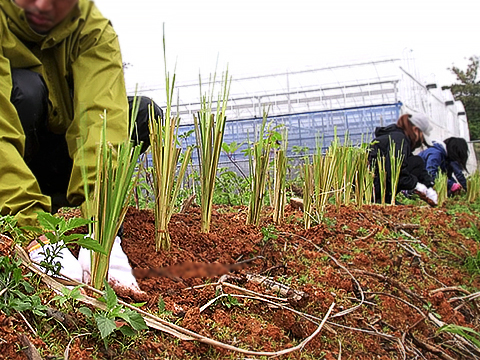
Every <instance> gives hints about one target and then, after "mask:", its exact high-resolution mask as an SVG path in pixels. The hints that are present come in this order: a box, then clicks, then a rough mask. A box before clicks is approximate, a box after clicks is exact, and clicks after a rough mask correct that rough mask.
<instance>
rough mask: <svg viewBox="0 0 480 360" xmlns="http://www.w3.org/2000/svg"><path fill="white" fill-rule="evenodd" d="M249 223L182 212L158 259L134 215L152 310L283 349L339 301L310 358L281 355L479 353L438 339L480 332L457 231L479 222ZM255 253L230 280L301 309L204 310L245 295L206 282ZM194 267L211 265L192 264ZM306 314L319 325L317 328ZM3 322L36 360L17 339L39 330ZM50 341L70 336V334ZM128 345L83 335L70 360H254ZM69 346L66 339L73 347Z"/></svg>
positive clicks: (194, 347)
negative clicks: (444, 327)
mask: <svg viewBox="0 0 480 360" xmlns="http://www.w3.org/2000/svg"><path fill="white" fill-rule="evenodd" d="M246 216H247V209H246V208H245V207H235V208H227V207H215V209H214V211H213V214H212V221H211V228H210V232H209V233H202V232H201V230H200V224H201V213H200V209H199V208H198V207H191V208H190V209H189V210H188V211H187V212H186V213H180V214H174V215H173V216H172V219H171V221H170V224H169V232H170V235H171V242H172V245H171V250H170V251H160V252H157V251H156V250H155V236H154V235H155V220H154V216H153V212H152V211H150V210H137V209H135V208H130V209H129V211H128V213H127V215H126V218H125V221H124V239H123V241H122V247H123V249H124V251H125V253H126V254H127V256H128V258H129V261H130V265H131V266H132V269H134V271H139V270H142V271H147V275H148V276H145V277H143V278H138V283H139V286H140V288H141V289H142V290H143V291H145V292H146V293H147V294H148V300H147V303H146V305H144V306H143V307H142V309H144V310H147V311H149V312H152V313H159V301H160V302H161V303H164V309H163V308H162V309H161V310H162V314H161V316H164V318H165V319H166V320H168V321H170V322H172V323H176V324H178V325H180V326H182V327H184V328H187V329H189V330H192V331H194V332H196V333H198V334H201V335H203V336H206V337H209V338H213V339H216V340H218V341H221V342H224V343H227V344H230V345H233V346H236V347H240V348H244V349H249V350H252V351H262V352H275V351H279V350H283V349H285V348H289V347H292V346H295V345H297V344H298V343H299V342H301V341H302V340H303V339H305V338H306V337H308V336H309V335H310V334H312V333H313V332H314V331H315V329H317V327H318V323H319V322H320V321H321V320H322V319H323V317H324V316H325V314H326V312H327V310H328V309H329V308H330V306H331V305H332V303H335V307H334V308H333V312H332V313H331V315H330V318H329V319H328V322H327V324H326V325H325V326H324V327H323V328H322V330H321V332H320V333H319V334H318V335H317V336H315V337H314V338H313V339H312V340H311V341H310V342H308V343H307V345H306V346H305V347H304V348H303V349H302V350H301V351H297V352H294V353H291V354H289V355H285V356H280V357H279V358H292V359H296V358H298V359H300V358H305V359H321V358H324V359H337V358H342V359H404V358H406V359H413V358H419V359H421V358H425V359H438V358H440V359H462V358H465V359H467V358H475V357H476V356H477V355H478V354H476V353H475V351H474V350H472V348H471V347H469V346H468V345H466V344H461V341H460V340H458V338H456V337H455V336H454V335H451V334H448V333H437V330H438V327H439V324H441V323H447V324H456V325H461V326H467V327H471V328H474V329H478V328H477V326H478V319H479V316H478V315H479V313H478V308H477V304H476V303H475V301H476V300H474V301H471V302H466V301H464V300H462V299H460V298H461V297H462V296H465V293H468V291H467V290H466V289H478V288H479V282H478V278H477V277H476V276H475V277H473V276H472V275H470V274H468V273H467V272H466V270H464V267H462V261H463V260H464V259H465V258H466V257H467V256H471V255H475V254H477V250H478V246H477V243H476V242H475V241H474V240H473V239H467V238H465V236H463V235H461V234H460V233H459V232H458V229H462V228H469V227H470V226H471V223H474V224H476V225H477V226H478V220H477V217H475V216H474V215H468V214H462V215H461V216H456V217H454V216H451V215H448V214H447V213H446V211H445V210H444V209H441V208H440V209H432V208H430V207H418V206H417V207H414V206H386V207H381V206H376V205H374V206H364V207H363V208H362V209H361V210H358V209H356V208H355V207H345V206H342V207H340V208H339V209H336V208H335V207H334V206H331V207H328V208H327V210H326V212H325V214H324V217H323V222H322V223H321V224H319V225H316V226H313V227H312V228H310V229H309V230H305V229H304V227H303V214H302V213H301V212H300V211H298V210H295V209H293V208H291V207H290V206H287V208H286V211H285V220H284V221H283V224H282V225H274V224H273V222H272V220H271V219H272V218H271V216H270V214H269V213H268V211H267V212H265V213H264V217H263V218H262V221H261V224H260V226H258V227H256V226H253V225H245V222H246ZM453 225H454V226H453ZM399 234H402V236H399ZM252 258H255V260H253V261H251V262H247V263H246V264H244V265H242V266H239V269H235V270H234V271H231V272H229V273H228V274H226V276H228V278H227V281H228V282H229V283H231V284H234V285H236V286H238V287H240V288H244V289H247V290H250V291H253V292H255V293H258V294H263V295H269V296H277V295H278V296H279V297H285V296H286V297H287V298H289V300H288V302H286V303H285V304H286V306H287V307H289V308H291V309H294V310H296V311H297V312H298V313H294V312H292V311H290V310H287V309H282V308H279V307H273V306H269V305H268V304H267V303H264V302H260V301H255V300H245V299H242V298H239V299H238V300H237V301H231V299H230V298H228V299H229V301H230V302H229V301H218V302H216V303H214V304H212V305H210V306H209V307H207V308H206V309H205V310H204V311H202V312H200V308H202V307H203V306H204V305H205V304H207V303H208V302H209V301H211V300H212V299H214V298H215V297H216V295H218V294H219V292H221V291H223V292H225V293H231V294H241V292H240V291H236V290H233V289H232V288H230V287H225V286H223V287H219V286H200V285H206V284H207V285H208V284H209V283H215V282H217V281H218V279H219V277H220V275H225V274H224V273H225V271H222V270H220V271H217V270H218V268H216V267H215V266H211V265H208V264H213V263H214V264H227V265H228V264H235V263H238V262H242V261H245V260H249V259H252ZM193 263H202V264H204V265H205V266H203V265H201V264H197V265H196V266H193V267H192V264H193ZM181 264H189V267H188V268H186V267H184V268H183V271H182V267H181V266H180V271H179V272H178V271H177V272H175V273H167V274H165V273H163V274H162V273H160V275H161V276H158V273H157V275H155V274H154V272H150V273H148V270H149V269H153V270H154V269H159V268H165V267H168V266H172V265H181ZM219 269H224V267H222V266H220V267H219ZM229 269H231V268H229ZM177 270H178V268H177ZM247 274H258V275H261V276H265V277H268V278H269V279H271V280H274V281H276V282H279V283H283V284H285V287H286V288H287V289H290V291H289V292H288V293H287V294H286V295H285V296H282V295H280V294H278V289H275V290H272V288H269V286H267V283H258V282H252V281H248V280H247ZM460 286H464V289H460V288H459V287H460ZM195 287H196V288H195ZM293 294H297V295H298V294H301V296H293ZM118 295H119V296H122V294H118ZM123 295H125V294H123ZM362 298H364V301H363V303H362ZM126 300H127V301H129V302H133V300H132V299H128V298H126ZM162 307H163V305H162ZM301 313H303V314H309V315H312V316H314V319H316V320H314V321H309V320H308V319H306V318H305V316H302V315H301ZM77 315H78V316H81V315H80V314H77ZM432 316H433V317H434V318H435V319H437V320H435V319H433V318H432ZM0 324H1V327H0V338H1V339H3V340H4V341H1V340H0V352H1V354H3V356H5V355H6V354H7V351H10V353H8V356H9V357H7V358H9V359H10V358H11V359H27V358H28V357H26V355H25V354H24V353H22V352H19V351H18V347H17V348H15V346H13V347H12V346H11V345H12V341H13V342H17V343H18V341H19V340H18V338H17V339H15V337H16V336H17V335H16V334H17V333H25V334H29V331H28V329H27V328H26V327H25V324H24V323H22V322H21V321H19V320H18V319H17V318H14V319H12V318H11V317H10V318H7V317H5V316H1V317H0ZM51 336H59V337H60V338H61V337H62V336H63V337H65V335H64V334H62V333H57V334H52V335H51ZM29 338H30V339H31V341H32V343H33V344H34V345H35V346H36V347H37V348H38V349H41V350H42V352H43V355H44V357H45V358H48V354H49V353H50V350H49V348H48V346H47V345H46V344H45V343H44V342H43V341H42V340H40V339H39V338H38V337H35V336H32V334H31V333H30V334H29ZM118 338H119V341H117V342H115V341H114V342H112V344H111V349H110V352H109V353H108V354H107V353H105V352H102V351H100V350H98V348H99V347H100V345H99V342H98V341H99V340H98V339H95V338H93V337H91V336H82V337H78V338H76V339H75V340H74V341H73V343H72V347H71V349H70V359H90V358H115V359H164V358H168V359H209V358H217V359H223V358H232V359H238V358H246V357H245V356H243V355H241V354H238V353H234V352H231V351H228V350H224V349H222V348H217V347H212V346H209V345H205V344H202V343H199V342H191V341H178V340H177V339H175V338H174V337H173V336H170V335H167V334H163V333H161V332H160V331H156V330H150V331H148V332H146V331H145V332H142V333H141V334H140V336H138V337H137V338H136V339H135V340H132V341H133V343H131V344H130V345H129V346H128V348H127V349H122V350H121V346H120V345H119V342H120V341H123V340H122V337H121V336H118ZM68 340H69V339H65V340H63V342H64V343H65V346H66V343H67V342H68ZM59 341H61V340H59ZM125 341H127V340H125ZM56 355H58V354H56ZM0 356H1V355H0ZM472 356H473V357H472ZM3 358H5V357H3Z"/></svg>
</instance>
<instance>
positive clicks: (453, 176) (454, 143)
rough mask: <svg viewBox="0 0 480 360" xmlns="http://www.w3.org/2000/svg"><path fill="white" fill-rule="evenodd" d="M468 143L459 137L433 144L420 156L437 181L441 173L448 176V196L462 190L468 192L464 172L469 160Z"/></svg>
mask: <svg viewBox="0 0 480 360" xmlns="http://www.w3.org/2000/svg"><path fill="white" fill-rule="evenodd" d="M468 154H469V151H468V144H467V141H466V140H465V139H463V138H459V137H450V138H448V139H445V140H444V141H441V142H435V141H434V142H433V145H432V146H430V147H428V149H426V150H423V151H422V152H420V153H419V154H418V155H419V156H420V157H421V158H422V159H423V161H425V166H426V169H427V171H428V173H429V174H430V176H431V177H432V179H433V180H435V179H436V178H437V176H438V174H439V172H443V173H445V174H446V175H447V178H448V182H447V188H448V194H449V195H454V194H457V193H459V192H460V191H461V190H462V189H464V190H467V180H466V179H465V175H464V174H463V172H464V171H466V170H467V160H468Z"/></svg>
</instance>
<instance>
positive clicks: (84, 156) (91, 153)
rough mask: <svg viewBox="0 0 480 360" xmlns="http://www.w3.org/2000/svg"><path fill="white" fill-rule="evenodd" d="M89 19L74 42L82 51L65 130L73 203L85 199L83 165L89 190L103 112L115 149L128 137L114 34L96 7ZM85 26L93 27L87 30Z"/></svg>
mask: <svg viewBox="0 0 480 360" xmlns="http://www.w3.org/2000/svg"><path fill="white" fill-rule="evenodd" d="M89 21H90V23H88V22H87V23H86V25H85V29H84V31H85V32H86V34H85V35H83V39H82V40H80V42H81V43H80V44H78V46H79V47H80V48H81V52H80V53H79V56H78V58H77V59H75V61H74V63H73V65H72V71H73V83H74V111H75V115H74V120H73V122H72V123H71V125H70V126H69V128H68V130H67V134H66V140H67V144H68V148H69V152H70V156H71V157H72V159H73V169H72V176H71V180H70V184H69V188H68V192H67V199H68V200H69V201H70V202H71V203H72V204H79V203H81V202H83V201H84V199H85V195H84V187H83V183H84V181H83V178H82V166H86V169H87V177H88V189H89V190H88V191H89V194H90V196H91V194H93V189H94V184H95V179H96V162H97V160H96V159H97V149H98V145H99V142H100V136H101V131H102V127H103V115H104V111H106V124H107V132H106V137H107V141H108V142H109V143H110V144H112V145H113V146H114V147H115V146H117V145H118V144H120V143H122V142H124V141H125V140H126V139H128V102H127V95H126V89H125V81H124V76H123V68H122V58H121V54H120V46H119V43H118V39H117V35H116V34H115V32H114V31H113V28H112V27H111V25H110V24H109V23H108V22H107V21H106V20H105V19H103V17H102V16H101V15H100V13H99V12H98V10H96V8H95V7H93V8H92V11H91V14H90V19H89ZM90 28H92V29H93V31H91V33H88V32H89V31H90ZM98 29H100V31H101V32H99V30H98ZM78 139H80V144H78V143H77V141H78ZM84 215H89V214H84Z"/></svg>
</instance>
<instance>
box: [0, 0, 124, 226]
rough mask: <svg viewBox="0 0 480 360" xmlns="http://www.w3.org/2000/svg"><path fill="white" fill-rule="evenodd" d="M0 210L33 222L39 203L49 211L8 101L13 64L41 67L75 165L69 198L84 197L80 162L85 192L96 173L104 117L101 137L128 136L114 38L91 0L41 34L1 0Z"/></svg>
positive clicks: (58, 129) (52, 124) (54, 124)
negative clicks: (25, 157)
mask: <svg viewBox="0 0 480 360" xmlns="http://www.w3.org/2000/svg"><path fill="white" fill-rule="evenodd" d="M0 9H1V11H0V39H1V48H0V83H1V84H2V86H1V87H0V214H2V215H7V214H10V215H15V216H16V219H17V221H18V225H20V226H25V225H38V224H37V222H36V216H37V215H36V212H37V211H47V212H48V211H50V210H51V199H50V197H48V196H45V195H43V194H42V192H41V191H40V187H39V185H38V182H37V180H36V179H35V177H34V175H33V174H32V172H31V171H30V169H29V168H28V166H27V165H26V164H25V162H24V161H23V154H24V147H25V134H24V132H23V129H22V125H21V123H20V119H19V117H18V114H17V111H16V109H15V107H14V106H13V104H12V103H11V102H10V95H11V91H12V78H11V69H12V68H22V69H30V70H32V71H35V72H37V73H39V74H41V75H42V76H43V78H44V80H45V83H46V85H47V88H48V91H49V119H48V126H49V129H50V131H52V132H54V133H58V134H65V138H66V141H67V144H68V151H69V155H70V157H71V158H72V159H73V169H72V174H71V178H70V183H69V186H68V191H67V200H68V201H69V202H70V203H71V204H72V205H75V206H77V205H80V204H82V203H83V202H84V200H85V196H84V187H83V178H82V172H81V168H82V166H83V165H85V166H86V169H87V175H88V185H89V192H90V193H93V187H94V183H95V177H96V170H95V168H96V151H97V148H98V144H99V140H100V133H101V129H102V126H103V120H102V117H103V114H104V111H106V114H107V115H106V117H107V133H106V134H107V140H108V141H109V142H110V143H112V144H113V145H114V146H115V145H117V144H119V143H121V142H123V141H124V140H125V139H126V138H128V102H127V95H126V89H125V80H124V76H123V69H122V58H121V54H120V46H119V43H118V38H117V35H116V33H115V32H114V30H113V28H112V26H111V24H110V22H109V21H108V20H107V19H105V18H104V17H103V16H102V15H101V13H100V12H99V10H98V9H97V8H96V7H95V5H94V3H93V2H92V1H89V0H79V2H78V5H77V6H75V8H74V9H73V10H72V12H71V13H70V14H69V15H68V16H67V17H66V18H65V19H64V20H63V21H62V22H61V23H60V24H58V25H57V26H56V27H55V28H54V29H52V30H51V31H50V33H49V34H47V35H40V34H38V33H36V32H35V31H33V30H32V29H31V28H30V26H29V25H28V23H27V21H26V18H25V13H24V10H23V9H21V8H20V7H18V6H17V5H16V4H15V3H14V2H13V1H12V0H0Z"/></svg>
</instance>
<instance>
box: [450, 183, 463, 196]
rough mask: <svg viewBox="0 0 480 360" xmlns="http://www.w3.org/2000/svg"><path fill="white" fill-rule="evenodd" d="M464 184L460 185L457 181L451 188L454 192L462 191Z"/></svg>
mask: <svg viewBox="0 0 480 360" xmlns="http://www.w3.org/2000/svg"><path fill="white" fill-rule="evenodd" d="M462 189H463V188H462V185H460V184H459V183H455V184H453V185H452V187H451V188H450V191H451V192H452V194H455V193H457V192H460V191H461V190H462Z"/></svg>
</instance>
